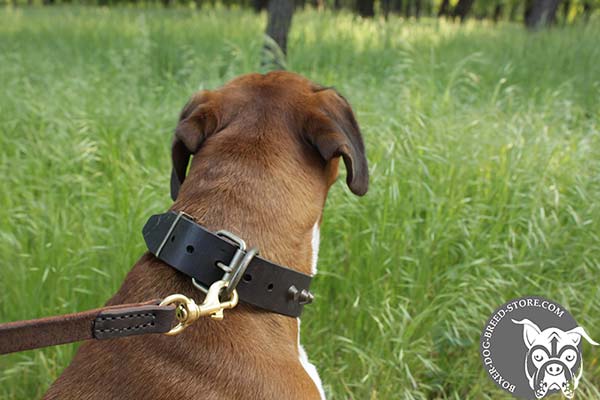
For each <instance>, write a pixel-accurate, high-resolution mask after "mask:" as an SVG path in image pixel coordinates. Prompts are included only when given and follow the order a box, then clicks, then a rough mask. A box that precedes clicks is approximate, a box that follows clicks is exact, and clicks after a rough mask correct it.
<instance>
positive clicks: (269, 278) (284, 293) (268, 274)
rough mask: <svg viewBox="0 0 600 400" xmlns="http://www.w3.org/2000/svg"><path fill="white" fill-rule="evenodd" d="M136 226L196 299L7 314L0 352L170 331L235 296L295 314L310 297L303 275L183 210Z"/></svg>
mask: <svg viewBox="0 0 600 400" xmlns="http://www.w3.org/2000/svg"><path fill="white" fill-rule="evenodd" d="M143 234H144V240H145V241H146V245H147V246H148V250H149V251H150V252H151V253H152V254H153V255H154V256H155V257H156V258H158V259H159V260H161V261H163V262H165V263H166V264H167V265H169V266H170V267H172V268H174V269H176V270H177V271H179V272H180V273H182V274H184V275H187V276H188V277H189V278H191V280H192V283H193V284H194V286H195V287H196V288H198V289H199V290H201V291H202V292H204V293H206V297H205V299H204V302H203V303H202V304H200V305H197V304H196V303H195V302H194V300H192V299H190V298H188V297H186V296H184V295H181V294H173V295H171V296H168V297H167V298H165V299H164V300H162V301H159V300H153V301H148V302H145V303H134V304H122V305H117V306H110V307H103V308H97V309H95V310H89V311H83V312H79V313H74V314H67V315H61V316H55V317H47V318H40V319H33V320H29V321H16V322H8V323H4V324H0V354H6V353H12V352H15V351H24V350H30V349H36V348H40V347H46V346H53V345H58V344H65V343H72V342H77V341H80V340H89V339H95V340H104V339H115V338H121V337H127V336H134V335H145V334H150V333H164V334H167V335H176V334H178V333H180V332H181V331H183V330H184V329H185V328H186V327H187V326H189V325H190V324H192V323H193V322H194V321H196V320H197V319H198V318H200V317H203V316H209V315H210V316H211V318H214V319H219V320H220V319H223V310H226V309H230V308H233V307H235V306H236V305H237V303H238V301H239V300H240V299H241V301H243V302H245V303H248V304H252V305H254V306H256V307H260V308H262V309H265V310H267V311H270V312H276V313H279V314H281V315H286V316H289V317H299V316H300V314H301V313H302V310H303V308H304V306H305V305H306V304H310V303H311V302H312V301H313V298H314V296H313V294H312V293H311V292H310V291H309V286H310V282H311V280H312V277H311V276H310V275H306V274H303V273H300V272H297V271H294V270H292V269H290V268H287V267H284V266H282V265H278V264H276V263H274V262H271V261H268V260H265V259H263V258H261V257H259V256H258V249H257V248H250V249H248V248H246V243H245V242H244V241H243V240H242V239H241V238H239V237H237V236H235V235H234V234H232V233H231V232H227V231H218V232H216V233H212V232H210V231H209V230H207V229H206V228H204V227H203V226H202V225H200V224H198V223H196V222H195V221H194V219H193V218H192V217H191V216H189V215H187V214H185V213H183V212H176V211H169V212H167V213H164V214H158V215H153V216H151V217H150V219H149V220H148V222H147V223H146V225H145V226H144V229H143ZM228 260H229V261H228ZM238 292H239V295H238ZM175 321H177V325H176V326H174V327H173V324H174V323H175Z"/></svg>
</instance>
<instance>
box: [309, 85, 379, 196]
mask: <svg viewBox="0 0 600 400" xmlns="http://www.w3.org/2000/svg"><path fill="white" fill-rule="evenodd" d="M315 96H317V107H316V108H317V109H316V110H313V111H312V112H311V113H309V115H308V116H307V120H306V122H305V125H304V131H305V135H306V137H307V139H308V141H309V142H310V143H311V144H312V145H313V146H315V147H316V148H317V150H318V151H319V153H320V154H321V157H323V159H324V160H325V161H330V160H331V159H333V158H336V157H340V156H341V157H342V158H343V160H344V164H345V165H346V171H347V179H346V182H347V183H348V187H350V190H351V191H352V192H353V193H354V194H356V195H358V196H362V195H364V194H365V193H367V190H368V188H369V168H368V166H367V158H366V155H365V145H364V143H363V139H362V134H361V132H360V128H359V126H358V123H357V122H356V118H355V117H354V112H353V111H352V107H350V104H349V103H348V101H347V100H346V99H345V98H344V97H342V96H341V95H340V94H339V93H337V92H336V91H335V90H333V89H321V90H318V91H316V92H315Z"/></svg>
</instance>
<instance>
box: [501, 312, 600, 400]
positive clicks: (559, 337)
mask: <svg viewBox="0 0 600 400" xmlns="http://www.w3.org/2000/svg"><path fill="white" fill-rule="evenodd" d="M512 322H514V323H515V324H519V325H523V341H524V342H525V346H527V355H526V356H525V373H526V374H527V379H528V381H529V387H531V389H533V391H534V392H535V397H536V398H538V399H541V398H543V397H545V396H546V395H547V394H548V392H550V391H558V390H560V391H562V393H563V395H564V396H565V397H566V398H568V399H572V398H573V396H574V394H575V389H576V388H577V386H578V385H579V380H580V379H581V375H582V374H583V359H582V357H581V352H580V351H579V342H580V341H581V338H582V337H583V338H585V339H586V340H587V341H588V342H589V343H591V344H593V345H598V343H596V342H594V341H593V340H592V339H591V338H590V337H589V336H588V334H587V333H586V332H585V330H584V329H583V328H582V327H579V326H578V327H576V328H574V329H571V330H570V331H566V332H565V331H563V330H561V329H558V328H552V327H550V328H548V329H545V330H543V331H542V330H541V329H540V328H539V327H538V326H537V325H536V324H535V323H533V322H531V321H530V320H528V319H523V320H521V321H515V320H514V319H513V320H512Z"/></svg>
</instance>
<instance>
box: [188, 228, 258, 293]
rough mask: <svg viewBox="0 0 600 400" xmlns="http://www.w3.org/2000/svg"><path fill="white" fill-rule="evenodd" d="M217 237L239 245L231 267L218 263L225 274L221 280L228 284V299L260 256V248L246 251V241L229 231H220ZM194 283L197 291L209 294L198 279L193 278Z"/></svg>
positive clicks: (226, 291) (230, 264)
mask: <svg viewBox="0 0 600 400" xmlns="http://www.w3.org/2000/svg"><path fill="white" fill-rule="evenodd" d="M216 235H217V236H220V237H223V238H225V239H228V240H230V241H231V242H233V243H234V244H235V245H237V250H236V251H235V253H234V255H233V257H232V258H231V261H230V262H229V265H225V263H223V262H220V261H219V262H217V266H218V267H219V268H221V269H222V270H223V272H224V274H223V277H222V278H221V280H223V281H225V282H227V286H226V287H225V291H224V293H223V294H224V295H225V296H227V297H230V296H232V295H233V292H234V291H235V288H236V287H237V285H238V283H240V280H241V279H242V277H243V276H244V273H245V272H246V269H247V268H248V265H249V264H250V262H251V261H252V259H253V258H254V257H255V256H256V255H257V254H258V248H256V247H251V248H250V249H248V250H246V249H247V247H246V242H245V241H244V239H242V238H240V237H238V236H237V235H235V234H233V233H231V232H229V231H225V230H220V231H218V232H217V233H216ZM192 283H193V284H194V286H195V287H196V288H197V289H199V290H201V291H202V292H204V293H208V290H209V289H208V288H207V287H206V286H205V285H203V284H202V283H200V282H198V281H197V280H196V279H194V278H192Z"/></svg>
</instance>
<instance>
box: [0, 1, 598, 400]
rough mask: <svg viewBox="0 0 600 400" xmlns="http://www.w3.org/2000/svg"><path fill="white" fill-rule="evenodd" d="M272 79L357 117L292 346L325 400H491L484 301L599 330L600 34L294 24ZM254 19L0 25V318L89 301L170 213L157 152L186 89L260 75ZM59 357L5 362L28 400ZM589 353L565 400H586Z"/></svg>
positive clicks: (94, 19)
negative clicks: (535, 303) (320, 94)
mask: <svg viewBox="0 0 600 400" xmlns="http://www.w3.org/2000/svg"><path fill="white" fill-rule="evenodd" d="M294 18H295V20H294V25H293V29H292V34H291V39H290V59H289V66H290V68H291V69H292V70H294V71H297V72H299V73H302V74H304V75H306V76H308V77H309V78H311V79H313V80H316V81H318V82H320V83H323V84H327V85H334V86H336V87H337V88H338V89H339V90H340V91H341V92H342V93H344V94H345V95H346V96H347V97H348V98H349V100H350V101H351V103H352V104H353V105H354V108H355V110H356V111H357V115H358V120H359V122H360V124H361V126H362V128H363V132H364V135H365V139H366V143H367V149H368V156H369V161H370V166H371V177H372V180H371V189H370V192H369V193H368V195H367V196H366V197H365V198H355V197H354V196H352V195H351V194H350V192H349V191H348V190H347V189H346V188H345V187H344V185H343V184H342V183H341V182H340V183H338V184H337V185H336V186H335V187H334V189H333V191H332V194H331V196H330V198H329V200H328V204H327V209H326V213H325V221H324V226H323V232H322V239H323V240H322V246H321V257H320V264H319V265H320V267H319V271H320V273H319V275H318V277H317V278H316V280H315V282H314V290H315V292H316V294H317V296H318V301H317V302H316V303H315V304H314V305H312V306H311V307H309V308H308V309H307V310H306V312H305V314H304V317H303V330H302V335H303V342H304V344H305V347H306V348H307V351H308V354H309V356H310V358H311V360H313V361H314V362H315V364H316V365H317V367H318V369H319V371H320V373H321V376H322V378H323V380H324V383H325V389H326V391H327V393H328V395H329V397H330V398H332V399H503V398H507V396H505V395H504V394H503V393H502V392H500V391H499V390H497V389H496V387H495V385H494V384H493V383H492V381H491V380H489V379H488V378H487V376H486V375H485V372H484V370H483V368H482V367H481V365H480V359H479V353H478V343H479V333H480V329H481V328H482V326H483V324H484V323H485V321H486V319H487V317H488V316H489V315H490V314H491V312H492V310H493V309H494V308H495V307H497V306H498V305H500V304H501V303H503V302H504V301H506V300H508V299H511V298H514V297H518V296H522V295H534V294H537V295H543V296H545V297H549V298H551V299H553V300H555V301H558V302H560V303H562V304H563V305H565V306H566V307H567V308H568V309H569V310H570V311H571V313H572V314H573V315H574V316H575V318H576V319H578V321H579V322H580V323H581V324H582V325H584V326H585V328H586V329H587V331H588V332H589V333H590V335H591V336H592V337H593V338H595V339H596V340H599V339H600V312H599V311H598V310H599V309H600V289H599V286H598V283H597V282H598V279H599V276H600V238H599V235H600V202H599V201H598V199H600V164H599V162H598V160H600V127H599V122H598V121H599V118H600V69H599V65H600V46H598V37H600V23H598V21H597V20H596V21H593V22H591V23H590V24H588V25H587V26H570V27H566V28H557V29H552V30H550V31H546V32H539V33H528V32H526V31H525V30H523V29H522V27H521V26H516V25H508V24H501V25H498V26H494V25H491V24H489V23H485V22H469V23H467V24H466V25H465V26H459V25H455V24H451V23H448V22H444V21H441V22H438V21H435V20H425V21H422V22H420V23H416V22H413V21H404V20H400V19H391V20H390V21H388V22H384V21H382V20H377V19H376V20H373V21H362V20H359V19H356V18H354V17H352V16H351V15H349V14H342V15H333V14H330V13H321V14H319V13H316V12H314V11H307V12H303V13H300V14H297V15H296V16H295V17H294ZM264 22H265V17H264V15H262V16H256V15H254V14H252V13H250V12H246V11H240V10H233V11H227V10H223V9H209V10H202V11H199V10H193V9H175V10H162V9H154V8H148V9H135V8H130V9H126V8H121V9H101V8H60V7H57V8H52V9H41V8H40V9H25V10H24V9H3V10H1V11H0V88H1V92H0V321H3V322H4V321H11V320H19V319H25V318H34V317H40V316H45V315H51V314H57V313H67V312H74V311H77V310H84V309H87V308H92V307H96V306H99V305H101V304H103V303H104V301H105V300H106V299H107V298H109V297H110V296H111V294H112V293H113V292H114V291H115V290H116V289H117V288H118V287H119V285H120V283H121V281H122V279H123V277H124V275H125V273H126V272H127V271H128V269H129V268H130V267H131V265H132V264H133V263H134V262H135V260H136V259H137V258H138V257H139V256H140V255H141V254H142V252H143V251H144V244H143V240H142V237H141V233H140V232H141V227H142V226H143V223H144V222H145V219H146V218H147V217H148V216H149V215H150V214H152V213H157V212H162V211H163V210H165V209H166V208H167V207H168V206H169V204H170V201H169V196H168V176H169V144H170V139H171V134H172V129H173V127H174V125H175V122H176V118H177V115H178V113H179V110H180V108H181V107H182V106H183V104H184V103H185V101H186V100H187V98H188V96H189V95H190V94H191V93H192V92H193V91H195V90H197V89H198V88H200V87H205V88H212V87H216V86H219V85H221V84H223V83H224V82H226V81H227V80H229V79H230V78H232V77H235V76H237V75H239V74H242V73H246V72H250V71H253V70H255V69H256V66H257V65H258V64H259V57H260V47H261V45H262V30H263V26H264ZM74 350H75V346H60V347H55V348H50V349H45V350H40V351H30V352H25V353H21V354H15V355H10V356H6V357H2V358H0V398H2V399H30V398H37V397H40V395H41V393H43V392H44V390H45V389H46V388H47V387H48V385H49V384H50V383H51V382H52V381H53V380H54V379H55V378H56V377H57V376H58V375H59V374H60V372H61V370H62V369H63V368H64V367H65V366H66V365H67V364H68V362H69V360H70V358H71V357H72V355H73V352H74ZM599 358H600V351H599V350H598V349H594V348H592V347H591V346H588V345H585V360H586V362H585V374H584V376H585V378H586V379H585V380H584V382H583V383H582V385H581V386H580V390H579V396H578V398H579V399H598V398H600V391H599V388H600V363H599V362H598V359H599Z"/></svg>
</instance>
